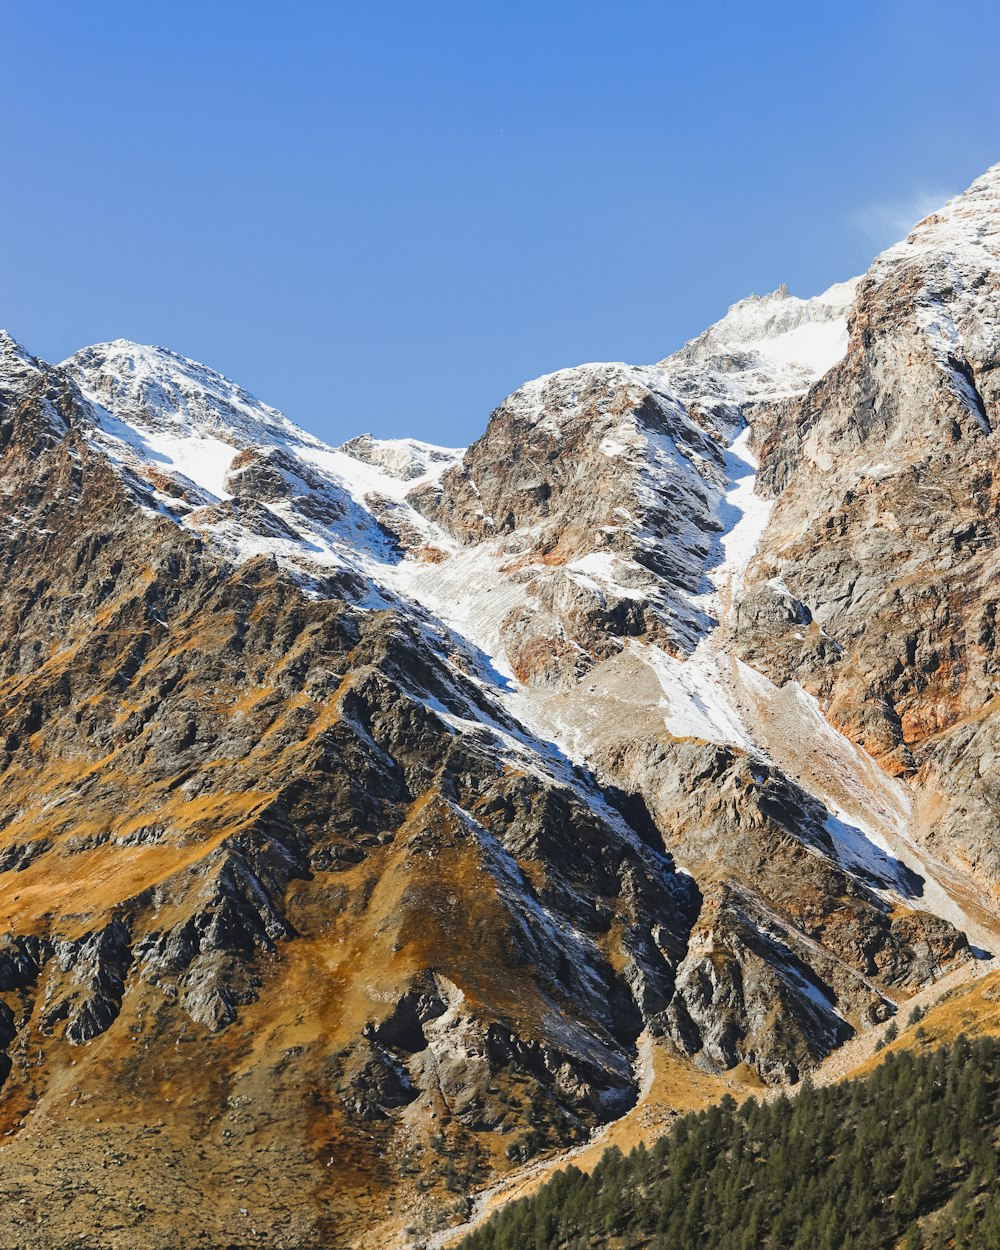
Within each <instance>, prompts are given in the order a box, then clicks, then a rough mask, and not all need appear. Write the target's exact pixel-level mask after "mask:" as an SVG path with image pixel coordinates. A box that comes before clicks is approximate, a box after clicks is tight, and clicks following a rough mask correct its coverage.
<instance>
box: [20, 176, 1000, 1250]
mask: <svg viewBox="0 0 1000 1250" xmlns="http://www.w3.org/2000/svg"><path fill="white" fill-rule="evenodd" d="M998 291H1000V166H998V167H996V168H995V169H993V170H991V171H989V172H988V173H987V174H986V175H985V176H984V177H983V178H981V179H980V180H978V181H977V182H976V183H974V184H973V186H972V187H971V188H970V189H969V190H968V191H967V192H966V193H965V194H964V195H962V196H959V197H958V198H957V199H955V200H953V201H951V202H950V203H949V204H948V205H947V206H945V207H944V208H943V209H942V210H941V212H940V213H937V214H934V215H932V216H931V217H929V218H927V219H926V220H925V221H924V222H922V223H920V224H919V225H918V226H917V227H916V228H915V230H914V231H913V233H912V234H911V235H910V236H909V237H908V239H907V240H906V241H904V242H903V243H901V244H899V245H898V246H896V247H894V248H891V249H890V250H889V251H887V252H885V253H883V254H882V255H881V256H880V257H878V258H877V259H876V261H875V262H874V264H873V265H872V267H871V269H870V270H869V271H868V273H867V274H865V275H864V276H863V277H861V278H860V279H857V280H855V281H851V282H846V283H842V284H840V285H838V286H835V287H833V288H831V290H830V291H828V292H826V293H825V294H823V295H821V296H818V297H816V298H814V299H811V300H801V299H798V298H796V297H794V296H792V295H790V294H789V293H788V291H787V290H786V289H784V288H780V289H778V290H777V291H775V292H773V293H771V294H770V295H766V296H764V297H757V296H751V297H750V298H749V299H746V300H744V301H742V302H740V303H739V304H737V305H735V306H734V307H733V308H731V309H730V310H729V312H728V313H727V314H726V316H725V317H723V318H722V320H721V321H719V322H718V323H717V324H716V325H714V326H713V327H711V328H710V329H709V330H707V331H706V332H705V333H704V334H702V335H701V336H700V337H699V338H697V339H695V340H693V341H692V342H691V343H689V344H687V345H686V346H684V347H683V348H682V349H681V350H680V351H679V352H677V353H675V354H674V355H672V356H668V357H667V358H666V359H664V360H662V361H660V362H659V363H657V364H655V365H648V366H641V367H637V366H630V365H625V364H589V365H583V366H580V367H578V368H575V369H568V370H563V371H560V372H558V373H555V374H551V375H549V376H547V377H544V378H540V379H537V380H536V381H534V382H531V383H528V384H527V385H525V386H524V387H522V388H521V389H520V390H518V391H517V392H515V393H514V394H513V395H511V396H510V397H509V398H507V399H506V400H505V401H504V402H503V403H502V404H501V405H500V407H499V408H498V409H497V410H496V411H495V412H494V413H493V414H492V416H491V417H490V419H489V422H488V424H487V426H486V429H485V432H484V433H483V435H482V437H480V438H479V439H478V440H477V441H476V442H475V443H473V445H472V446H471V447H469V448H468V449H467V450H465V451H462V450H453V449H442V448H435V447H431V446H428V445H427V444H424V443H420V442H417V441H415V440H396V441H388V442H386V441H380V440H377V439H374V438H371V437H370V436H368V435H362V436H360V437H358V438H355V439H352V440H350V441H349V442H348V443H345V444H344V445H343V446H342V447H340V448H338V449H333V448H330V447H327V446H325V445H324V444H322V443H321V442H320V441H319V440H317V439H315V438H314V437H312V436H311V435H309V434H308V433H306V432H305V431H303V430H300V429H298V428H297V427H296V426H294V425H293V424H292V423H291V422H290V421H288V420H287V419H286V418H285V417H284V416H282V415H281V414H280V413H278V412H277V411H275V410H274V409H272V408H268V407H267V406H266V405H263V404H261V403H259V402H258V401H257V400H255V399H253V398H252V397H251V396H250V395H248V394H247V393H246V392H244V391H242V390H241V389H240V388H239V387H238V386H236V385H235V384H234V383H232V382H230V381H229V380H228V379H225V378H223V377H222V376H221V375H219V374H217V373H215V372H213V371H212V370H210V369H207V368H205V367H204V366H201V365H197V364H194V363H193V362H191V361H188V360H185V359H183V358H181V357H179V356H176V355H174V354H173V353H171V352H168V351H164V350H162V349H159V348H151V347H140V346H137V345H135V344H131V343H126V342H121V341H119V342H115V343H110V344H103V345H100V346H96V347H92V348H88V349H86V350H84V351H82V352H80V353H78V354H77V355H75V356H73V357H71V358H70V359H69V360H66V361H63V362H62V363H61V364H59V365H49V364H47V363H45V362H42V361H40V360H37V359H35V358H33V357H32V356H30V355H29V354H28V353H27V352H26V351H24V350H23V349H22V348H21V347H20V346H18V344H17V343H16V342H15V341H14V340H12V339H11V338H10V337H9V336H2V337H0V457H2V462H0V463H2V471H0V493H2V500H0V522H2V524H3V527H4V530H3V533H4V543H3V547H2V557H0V558H2V560H3V567H2V573H3V575H2V578H0V638H2V639H3V643H2V645H0V711H2V717H0V726H2V736H0V871H2V873H3V874H4V876H3V877H2V882H3V884H4V886H5V888H4V890H3V893H2V894H0V906H2V909H3V915H2V923H0V1042H2V1045H3V1050H4V1053H5V1056H6V1058H5V1059H4V1060H2V1061H0V1075H2V1076H3V1078H4V1079H3V1087H2V1090H0V1131H2V1133H3V1134H5V1136H4V1137H3V1145H2V1146H0V1150H2V1157H3V1167H2V1168H0V1175H2V1176H3V1177H4V1183H5V1185H6V1191H5V1192H6V1194H7V1196H8V1197H10V1199H11V1201H9V1202H7V1203H6V1204H4V1205H3V1206H2V1208H0V1242H2V1243H3V1244H5V1245H10V1246H18V1245H24V1246H32V1247H63V1246H69V1245H73V1244H78V1243H80V1242H81V1241H86V1244H88V1245H92V1244H94V1238H95V1236H99V1237H100V1238H101V1240H100V1242H99V1243H98V1244H101V1245H106V1246H109V1247H115V1250H117V1248H118V1247H134V1246H137V1245H139V1246H143V1247H150V1248H157V1250H158V1248H159V1247H164V1248H165V1247H168V1246H169V1247H171V1248H172V1250H176V1248H177V1247H179V1246H181V1247H187V1246H192V1247H193V1246H199V1247H214V1246H232V1245H239V1246H244V1245H246V1246H251V1245H258V1244H259V1245H268V1246H275V1247H278V1246H285V1247H288V1248H292V1247H296V1248H303V1250H304V1248H305V1247H320V1246H322V1247H330V1246H358V1247H380V1248H381V1247H384V1246H388V1245H400V1246H403V1245H415V1244H418V1243H419V1242H420V1241H421V1239H423V1238H425V1237H426V1236H427V1235H428V1234H429V1232H430V1231H431V1229H432V1227H433V1226H435V1225H436V1224H437V1223H442V1222H443V1223H445V1224H447V1223H449V1222H451V1223H458V1222H460V1221H461V1220H462V1219H464V1218H465V1217H466V1216H467V1215H468V1214H469V1212H470V1209H471V1207H470V1195H471V1193H472V1192H473V1191H476V1190H479V1189H481V1188H483V1187H485V1186H488V1185H489V1184H490V1183H491V1182H497V1181H498V1180H499V1181H500V1182H502V1181H503V1178H504V1176H505V1175H506V1174H508V1173H513V1174H520V1172H521V1171H524V1170H525V1169H526V1168H527V1170H528V1171H530V1169H532V1168H535V1167H537V1166H542V1165H544V1162H545V1160H547V1159H548V1158H550V1157H558V1154H559V1152H560V1151H565V1150H567V1149H575V1148H576V1147H577V1146H580V1145H582V1144H584V1143H586V1142H587V1141H590V1140H595V1139H596V1138H597V1136H598V1135H599V1134H600V1133H601V1132H603V1131H604V1130H603V1129H602V1126H604V1125H607V1124H608V1123H609V1122H612V1121H615V1120H617V1119H619V1118H620V1117H622V1116H625V1115H628V1114H630V1112H631V1114H632V1115H633V1116H641V1115H642V1114H643V1113H644V1108H645V1107H646V1103H647V1100H648V1097H649V1094H650V1091H651V1090H653V1089H655V1091H656V1094H657V1097H659V1098H660V1099H661V1100H662V1101H663V1103H664V1105H665V1106H666V1107H667V1109H668V1112H669V1114H673V1112H674V1111H675V1110H678V1109H681V1108H682V1105H683V1097H687V1096H688V1095H687V1094H685V1095H683V1097H682V1093H681V1091H682V1089H685V1090H690V1089H691V1088H694V1087H695V1086H696V1087H697V1089H698V1090H699V1091H700V1092H699V1094H698V1095H697V1097H698V1098H711V1097H718V1096H721V1094H722V1093H723V1092H724V1091H725V1090H727V1089H730V1088H759V1087H761V1086H762V1085H766V1086H780V1085H785V1084H789V1083H791V1084H794V1083H796V1082H798V1081H799V1080H800V1078H801V1077H802V1076H803V1074H805V1073H807V1072H809V1071H811V1070H813V1069H816V1068H818V1067H819V1066H820V1065H822V1064H823V1063H824V1062H825V1061H826V1060H827V1057H828V1056H830V1055H831V1054H833V1055H834V1057H835V1058H836V1055H837V1053H838V1052H840V1048H842V1047H844V1046H845V1044H848V1043H849V1044H851V1045H853V1044H854V1042H853V1041H852V1039H862V1038H865V1037H870V1036H874V1031H875V1030H877V1029H879V1028H880V1027H882V1026H883V1025H884V1023H885V1022H886V1021H888V1020H889V1019H890V1018H891V1017H892V1016H893V1015H894V1014H895V1013H896V1012H897V1011H898V1010H899V1008H900V1007H901V1006H902V1005H903V1004H904V1003H906V1002H907V1001H908V1000H909V999H910V998H912V997H913V996H914V995H916V994H922V995H926V994H928V993H933V992H936V991H935V990H934V989H933V987H934V985H935V983H936V982H937V981H938V980H939V979H940V978H941V977H942V976H944V977H946V978H948V979H947V980H946V981H945V985H946V986H947V985H950V984H952V982H953V981H956V980H961V979H962V978H967V977H971V976H973V975H976V974H978V973H980V972H984V971H988V970H989V969H990V968H991V966H992V961H991V952H992V950H993V948H994V946H995V945H996V941H997V938H996V933H997V925H998V921H997V906H998V891H1000V861H998V849H1000V843H998V842H997V839H996V836H995V814H994V813H995V809H996V807H997V802H998V798H997V795H996V784H997V783H996V781H995V779H994V772H995V770H994V768H993V760H994V751H995V747H994V741H995V736H996V734H997V717H996V711H997V707H998V706H1000V705H998V704H997V703H996V691H995V680H994V679H995V660H994V651H995V647H996V638H995V615H996V596H995V595H994V593H993V585H994V582H995V578H994V577H993V570H994V567H995V564H996V561H997V558H998V557H997V551H998V544H997V541H996V539H997V512H998V508H997V491H996V489H995V488H994V476H995V475H994V469H993V465H994V459H995V454H996V453H995V438H994V427H995V426H996V424H997V409H998V398H1000V393H998V388H1000V381H998V378H1000V374H998V373H997V364H998V361H1000V317H998V316H997V313H996V309H997V307H998V304H997V295H998ZM691 1097H694V1095H693V1094H692V1095H691ZM95 1230H96V1231H95Z"/></svg>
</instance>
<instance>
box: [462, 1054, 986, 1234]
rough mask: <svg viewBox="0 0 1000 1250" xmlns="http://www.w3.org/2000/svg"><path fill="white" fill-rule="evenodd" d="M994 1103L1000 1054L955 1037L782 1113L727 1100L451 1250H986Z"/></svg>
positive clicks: (606, 1159)
mask: <svg viewBox="0 0 1000 1250" xmlns="http://www.w3.org/2000/svg"><path fill="white" fill-rule="evenodd" d="M998 1093H1000V1042H998V1041H996V1040H994V1039H992V1038H981V1039H976V1040H974V1041H970V1040H968V1039H967V1038H964V1037H962V1038H959V1039H958V1040H957V1041H956V1042H955V1043H954V1044H953V1045H951V1046H950V1047H942V1048H938V1049H934V1050H925V1051H922V1052H914V1051H909V1050H905V1051H901V1052H899V1053H892V1054H890V1055H889V1056H888V1057H887V1058H886V1059H885V1060H884V1061H883V1062H882V1063H881V1064H880V1066H879V1067H878V1068H877V1069H875V1071H874V1072H872V1073H871V1074H870V1075H868V1076H866V1077H864V1078H862V1079H856V1080H853V1081H849V1082H845V1083H842V1084H840V1085H835V1086H831V1087H829V1088H825V1089H815V1088H813V1087H812V1086H811V1085H810V1084H809V1082H808V1081H806V1082H805V1083H804V1085H803V1087H802V1088H801V1090H800V1092H799V1093H798V1094H797V1095H796V1096H795V1097H794V1098H788V1097H787V1096H784V1095H782V1096H780V1097H778V1098H777V1099H775V1100H773V1101H769V1102H758V1101H757V1100H755V1099H753V1098H751V1099H749V1100H748V1101H746V1102H744V1103H743V1104H742V1105H739V1106H738V1105H737V1104H736V1102H735V1101H734V1100H733V1099H732V1098H730V1097H726V1098H724V1099H723V1100H722V1102H721V1103H719V1104H718V1105H716V1106H713V1107H710V1108H708V1109H707V1110H704V1111H701V1112H697V1113H692V1114H690V1115H687V1116H684V1117H683V1118H681V1119H680V1120H678V1121H677V1122H676V1124H675V1125H674V1127H673V1130H672V1131H671V1132H670V1134H669V1135H668V1136H666V1137H664V1138H662V1139H661V1140H660V1141H658V1142H657V1143H656V1144H655V1145H654V1146H653V1148H652V1149H649V1150H647V1149H646V1148H645V1147H643V1146H639V1147H638V1148H637V1149H635V1150H633V1151H632V1152H631V1154H629V1155H628V1156H623V1155H622V1153H621V1152H620V1151H619V1150H617V1149H614V1148H613V1149H611V1150H609V1151H607V1152H606V1153H605V1155H604V1156H603V1157H602V1159H601V1161H600V1162H599V1163H598V1165H597V1167H596V1168H595V1170H594V1172H593V1173H592V1174H591V1175H589V1176H588V1175H585V1174H584V1173H582V1172H581V1171H580V1170H579V1169H577V1168H575V1167H572V1166H570V1167H567V1168H565V1169H564V1170H563V1171H560V1172H558V1173H556V1175H555V1176H554V1177H553V1178H552V1179H551V1180H550V1181H549V1182H548V1183H547V1184H546V1185H545V1186H544V1188H542V1189H541V1190H539V1191H538V1193H537V1194H535V1195H533V1196H532V1197H530V1198H525V1199H522V1200H521V1201H518V1202H515V1203H512V1204H510V1205H509V1206H506V1207H504V1208H502V1209H501V1210H500V1211H499V1212H497V1213H496V1214H495V1215H494V1216H493V1217H492V1218H491V1219H490V1220H489V1221H488V1222H487V1223H486V1224H484V1225H483V1226H482V1227H481V1228H480V1229H477V1230H476V1231H475V1232H473V1233H472V1234H470V1235H469V1236H468V1237H466V1238H465V1239H464V1240H463V1241H462V1243H461V1247H460V1250H896V1248H897V1247H903V1248H905V1250H1000V1192H998V1191H1000V1186H998V1184H997V1182H998V1171H1000V1169H998V1158H1000V1156H998V1149H997V1134H998V1129H1000V1097H998Z"/></svg>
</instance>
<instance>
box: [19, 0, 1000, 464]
mask: <svg viewBox="0 0 1000 1250" xmlns="http://www.w3.org/2000/svg"><path fill="white" fill-rule="evenodd" d="M0 46H2V48H3V60H4V69H3V74H2V75H0V116H2V119H3V135H4V158H3V166H2V168H3V175H2V191H0V232H2V233H0V238H2V247H0V325H6V326H7V328H9V329H10V331H11V333H12V334H14V336H15V337H16V338H19V339H20V340H21V341H22V342H24V343H25V344H26V345H27V346H28V347H29V348H30V349H31V350H32V351H34V352H36V353H37V354H39V355H41V356H44V357H45V358H47V359H50V360H58V359H61V358H62V357H63V356H65V355H67V354H69V353H70V352H71V351H73V350H75V349H76V348H78V347H81V346H84V345H86V344H88V343H92V342H98V341H101V340H105V339H110V338H118V337H124V338H131V339H136V340H138V341H140V342H152V343H159V344H162V345H165V346H168V347H172V348H174V349H175V350H177V351H180V352H182V353H184V354H185V355H189V356H192V357H194V358H196V359H199V360H202V361H204V362H205V363H207V364H210V365H212V366H214V367H215V368H218V369H221V370H222V371H223V372H225V373H227V374H229V375H230V376H232V377H234V378H236V379H237V380H238V381H239V382H241V383H242V384H243V385H244V386H246V387H247V388H248V389H250V390H252V391H253V392H254V393H256V394H257V395H259V396H260V397H261V398H262V399H265V400H267V401H268V402H270V403H272V404H275V405H277V406H278V407H280V408H282V409H283V410H284V411H285V412H286V413H288V415H289V416H291V417H292V418H293V419H294V420H296V421H298V422H299V423H300V424H302V425H305V426H307V427H308V428H310V429H312V430H314V431H315V432H317V433H318V434H320V435H321V436H322V437H324V438H327V439H328V440H330V441H334V442H337V441H340V440H341V439H343V438H346V437H349V436H350V435H352V434H356V433H359V432H361V431H363V430H371V431H373V432H375V433H376V434H379V435H383V436H392V435H399V434H412V435H414V436H416V437H422V438H426V439H429V440H430V441H435V442H443V443H447V444H456V445H457V444H461V443H465V442H467V441H469V440H471V439H472V438H474V437H475V436H476V435H477V434H478V433H480V432H481V430H482V428H483V426H484V424H485V421H486V418H487V416H488V414H489V412H490V410H491V409H492V408H493V407H494V406H495V405H496V404H497V403H498V402H499V401H500V400H501V399H502V398H503V396H504V395H505V394H506V393H507V392H509V391H510V390H512V389H514V388H515V387H516V386H517V385H518V384H519V383H520V382H522V381H524V380H526V379H527V378H530V377H533V376H536V375H537V374H539V373H543V372H547V371H549V370H552V369H556V368H560V367H562V366H565V365H571V364H576V363H579V362H581V361H585V360H600V359H610V360H618V359H625V360H630V361H635V362H644V361H649V360H654V359H657V358H659V357H661V356H663V355H665V354H666V353H667V352H669V351H672V350H673V349H674V348H676V347H677V346H679V345H680V344H681V343H682V342H683V341H684V340H685V339H686V338H689V337H690V336H692V335H693V334H696V333H698V332H699V331H700V330H702V329H703V328H704V327H705V325H707V324H708V323H709V322H711V321H712V320H714V319H715V318H717V317H718V316H720V315H721V314H722V313H723V312H724V311H725V309H726V307H727V306H728V305H729V304H730V303H732V302H733V301H734V300H736V299H739V298H741V297H742V296H743V295H745V294H747V293H749V292H751V291H757V292H763V291H767V290H771V289H773V288H774V287H776V286H777V285H778V284H779V283H780V282H783V281H784V282H788V283H789V285H790V286H791V288H792V290H793V291H795V292H796V293H798V294H802V295H810V294H814V293H816V292H817V291H819V290H821V289H823V288H824V287H826V286H827V285H829V284H830V283H831V282H834V281H838V280H840V279H842V278H844V277H847V276H850V275H851V274H853V273H855V272H859V271H861V270H863V269H864V268H865V267H866V266H867V264H868V262H869V260H870V259H871V257H872V255H874V253H875V252H876V251H878V250H879V248H881V247H882V246H884V245H886V244H888V243H889V242H891V241H893V239H894V238H895V237H896V236H897V235H899V234H901V233H903V232H905V228H906V223H907V222H909V221H910V220H911V219H915V218H916V217H918V216H920V215H922V214H923V212H925V211H926V210H927V209H928V208H929V207H931V206H933V205H934V204H935V203H936V202H938V201H940V200H943V199H945V198H947V196H948V195H949V194H952V193H954V192H956V191H958V190H961V189H962V188H963V187H964V186H965V185H967V184H968V183H969V182H970V181H971V180H972V179H973V178H975V177H976V176H977V175H978V174H979V173H981V172H982V170H983V169H985V168H986V167H987V166H989V165H990V164H993V163H995V162H997V161H1000V75H998V74H997V73H996V64H995V61H996V49H997V47H1000V6H994V5H992V4H988V3H985V2H983V3H980V2H979V0H952V3H951V4H950V5H948V6H944V5H942V4H940V3H928V2H926V0H907V2H906V3H902V2H897V0H868V2H867V3H864V4H861V3H853V2H852V0H840V2H839V3H836V4H831V3H816V4H811V5H806V4H802V3H801V2H797V3H794V4H793V3H784V2H783V0H778V2H776V3H770V4H763V5H761V4H758V5H749V4H735V3H702V4H700V5H694V4H691V3H686V4H683V5H681V4H672V3H658V4H654V3H646V2H644V0H637V2H634V3H629V2H628V0H619V3H618V4H614V5H612V4H607V3H591V2H590V0H577V2H576V3H565V2H561V0H550V2H549V3H545V2H544V0H542V3H539V2H538V0H535V2H534V3H522V2H521V0H505V2H504V3H503V4H495V3H486V2H481V3H476V2H475V0H462V2H455V0H441V2H438V3H434V2H427V3H420V2H418V0H409V2H405V3H404V2H398V3H396V2H393V3H390V2H387V0H367V2H366V3H364V4H361V3H353V4H347V3H339V2H337V0H328V2H325V3H324V2H320V0H296V2H293V3H288V4H284V5H279V4H276V3H274V2H273V0H267V2H266V3H265V2H257V0H239V2H238V3H237V2H235V0H231V2H229V3H225V2H222V0H200V3H197V4H195V3H189V2H188V0H171V2H170V3H169V4H139V3H135V2H134V0H128V2H127V3H125V2H119V3H110V2H106V0H88V3H86V4H83V3H80V2H79V0H46V3H44V4H41V3H38V4H36V3H23V2H21V0H0Z"/></svg>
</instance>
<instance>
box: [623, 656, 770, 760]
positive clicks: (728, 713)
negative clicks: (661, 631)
mask: <svg viewBox="0 0 1000 1250" xmlns="http://www.w3.org/2000/svg"><path fill="white" fill-rule="evenodd" d="M633 646H634V647H635V648H636V651H637V653H638V654H639V656H640V658H641V659H642V660H643V661H644V662H645V663H646V664H648V665H649V666H650V668H652V669H653V671H654V673H655V674H656V676H657V679H658V680H659V682H660V687H661V689H662V690H663V694H664V699H663V706H664V707H665V708H666V713H665V715H664V725H665V727H666V729H667V732H668V733H670V734H671V735H672V736H673V737H675V738H700V739H702V740H703V741H705V742H718V743H720V744H723V745H731V746H737V747H740V748H741V749H742V750H744V751H750V752H752V753H754V754H758V751H757V748H756V746H755V744H754V742H753V739H752V738H751V737H750V735H749V734H748V733H747V731H746V729H745V728H744V726H743V722H742V719H741V717H740V714H739V712H738V711H737V710H736V707H735V705H734V703H733V701H732V699H731V697H730V695H729V692H728V690H727V689H726V685H725V683H724V680H723V677H722V674H721V672H720V669H719V667H718V665H717V663H716V661H715V656H714V654H713V653H712V652H711V651H710V650H709V649H707V648H701V649H699V650H696V651H695V653H694V655H692V656H691V658H690V659H688V660H678V659H675V658H674V657H673V656H670V655H667V653H666V652H665V651H663V650H662V649H661V648H660V647H652V646H642V644H638V643H635V644H633Z"/></svg>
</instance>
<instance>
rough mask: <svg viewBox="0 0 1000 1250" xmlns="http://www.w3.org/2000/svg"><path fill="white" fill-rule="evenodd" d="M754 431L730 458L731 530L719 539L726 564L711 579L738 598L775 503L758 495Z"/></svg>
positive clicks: (728, 506) (738, 443) (733, 448)
mask: <svg viewBox="0 0 1000 1250" xmlns="http://www.w3.org/2000/svg"><path fill="white" fill-rule="evenodd" d="M751 433H752V431H751V428H750V426H747V427H746V428H745V429H744V430H743V431H742V433H741V434H740V435H739V436H738V437H737V438H736V440H735V441H734V442H733V445H732V446H731V447H730V449H729V451H728V453H727V455H726V470H727V472H728V473H729V480H730V483H731V485H730V487H729V489H728V490H727V491H726V495H725V513H726V516H727V517H728V518H729V519H730V528H729V529H728V530H727V531H726V532H725V533H724V534H723V535H722V537H721V539H720V540H719V542H720V545H721V547H722V551H723V559H722V563H721V564H720V565H719V566H718V567H717V568H715V569H713V570H712V573H711V576H712V580H713V581H714V583H715V585H716V587H717V589H718V590H719V591H728V593H729V595H730V596H731V597H735V596H736V595H738V594H739V593H740V591H741V590H742V589H743V579H744V576H745V574H746V570H747V566H748V565H749V563H750V561H751V560H752V559H753V557H754V555H755V554H756V552H757V548H758V546H759V545H760V540H761V538H762V537H763V534H764V530H765V529H766V528H767V523H768V520H769V519H770V516H771V511H772V509H773V507H774V504H773V502H772V501H771V500H769V499H764V498H763V497H762V496H760V495H758V494H757V493H756V485H757V459H756V457H755V456H754V454H753V452H752V451H751V450H750V436H751Z"/></svg>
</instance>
